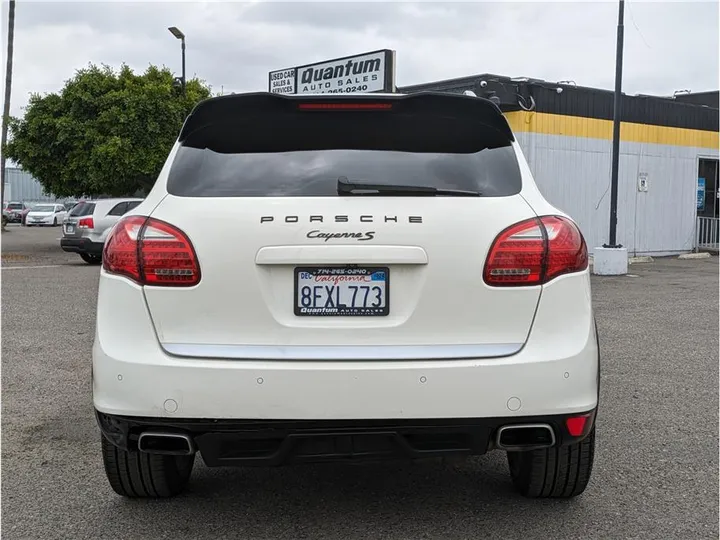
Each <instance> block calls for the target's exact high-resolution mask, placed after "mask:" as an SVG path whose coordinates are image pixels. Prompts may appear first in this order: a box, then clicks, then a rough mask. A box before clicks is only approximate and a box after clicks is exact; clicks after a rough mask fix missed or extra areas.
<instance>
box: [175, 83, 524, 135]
mask: <svg viewBox="0 0 720 540" xmlns="http://www.w3.org/2000/svg"><path fill="white" fill-rule="evenodd" d="M470 94H471V93H468V92H465V94H464V95H461V94H450V93H446V92H417V93H413V94H380V95H377V94H313V95H282V94H272V93H270V92H255V93H246V94H230V95H226V96H218V97H213V98H210V99H206V100H204V101H201V102H200V103H198V104H197V105H196V106H195V108H194V109H193V110H192V112H191V113H190V115H189V116H188V117H187V118H186V120H185V123H184V124H183V127H182V130H181V131H180V136H179V138H178V140H179V141H180V142H181V143H182V142H183V141H184V140H186V139H187V138H188V137H189V136H190V135H191V134H192V133H194V132H197V131H199V130H204V129H206V128H208V127H210V126H211V125H214V124H218V123H225V124H227V123H228V122H232V121H233V119H238V120H240V119H243V120H247V119H248V118H251V117H258V119H262V118H263V117H265V118H267V117H270V116H276V115H280V116H281V115H283V114H297V113H298V112H301V111H300V108H299V104H300V103H303V104H318V105H319V104H328V105H327V107H322V106H320V107H318V106H315V107H307V105H305V106H304V109H309V110H314V111H318V110H321V109H324V110H326V111H329V110H332V109H341V110H343V111H347V110H348V109H356V111H355V112H358V111H363V113H362V114H364V113H366V112H369V113H372V112H373V111H375V112H378V114H386V112H383V111H377V107H368V104H371V103H373V104H380V103H382V104H389V106H388V107H382V109H392V110H391V111H390V114H392V113H398V114H406V115H407V114H415V113H422V114H428V115H436V116H437V115H441V116H448V115H449V116H458V117H460V116H462V117H473V118H477V121H478V122H479V123H481V124H484V125H486V126H488V127H491V128H492V129H493V130H496V131H497V132H499V133H500V134H501V135H503V136H504V137H506V138H507V139H508V140H509V141H514V140H515V137H514V135H513V133H512V130H511V129H510V126H509V124H508V122H507V120H506V118H505V116H503V114H502V111H501V110H500V108H499V107H498V106H497V105H496V104H495V103H493V102H492V101H490V100H488V99H485V98H481V97H478V96H476V95H475V94H474V93H472V95H470ZM334 104H338V105H339V104H344V105H342V106H341V107H337V106H335V105H334ZM350 105H354V106H350ZM324 113H325V112H321V113H318V112H313V113H312V114H324ZM327 114H333V113H331V112H328V113H327Z"/></svg>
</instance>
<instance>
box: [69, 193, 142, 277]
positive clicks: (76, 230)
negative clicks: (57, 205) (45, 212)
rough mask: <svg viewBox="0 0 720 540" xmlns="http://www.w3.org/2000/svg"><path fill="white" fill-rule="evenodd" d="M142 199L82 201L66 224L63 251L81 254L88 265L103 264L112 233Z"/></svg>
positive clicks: (71, 211) (73, 209)
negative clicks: (107, 240) (123, 217)
mask: <svg viewBox="0 0 720 540" xmlns="http://www.w3.org/2000/svg"><path fill="white" fill-rule="evenodd" d="M141 202H142V199H134V198H126V199H125V198H123V199H100V200H96V201H80V202H79V203H78V204H76V205H75V206H74V207H73V208H72V210H70V213H69V215H68V217H67V218H66V219H65V221H64V222H63V237H62V238H61V239H60V247H61V248H62V249H63V251H68V252H70V253H77V254H78V255H80V257H81V258H82V260H83V261H85V262H86V263H88V264H100V263H101V262H102V251H103V246H104V245H105V239H106V238H107V235H108V233H109V232H110V229H112V227H113V225H115V223H117V222H118V220H119V219H120V218H121V217H122V216H123V215H124V214H126V213H127V212H129V211H130V210H132V209H133V208H135V207H136V206H137V205H138V204H140V203H141Z"/></svg>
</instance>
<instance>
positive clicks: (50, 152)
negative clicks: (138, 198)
mask: <svg viewBox="0 0 720 540" xmlns="http://www.w3.org/2000/svg"><path fill="white" fill-rule="evenodd" d="M209 96H210V89H209V88H208V87H207V86H206V85H205V84H204V83H203V82H202V81H199V80H197V79H192V80H188V81H187V86H186V91H185V94H184V95H183V93H182V91H181V90H180V89H179V88H177V87H176V86H175V85H174V84H173V74H172V73H171V72H170V70H168V69H166V68H162V69H161V68H158V67H155V66H150V67H149V68H148V69H147V70H146V71H145V73H143V74H142V75H138V74H135V73H133V71H132V70H131V69H130V68H129V67H128V66H125V65H123V66H122V67H121V69H120V71H119V72H115V71H114V70H113V69H112V68H110V67H108V66H100V67H99V66H94V65H90V66H89V67H88V68H86V69H82V70H79V71H78V72H77V73H76V74H75V76H74V77H73V78H72V79H70V80H68V81H67V82H66V83H65V87H64V88H63V89H62V91H61V92H60V93H59V94H46V95H43V96H41V95H39V94H33V95H31V96H30V101H29V104H28V106H27V107H26V108H25V116H24V117H23V118H20V119H18V118H13V119H11V121H10V134H11V140H10V142H9V143H8V145H7V156H8V157H9V158H11V159H13V160H14V161H16V162H18V163H19V164H20V165H21V166H22V168H23V169H25V170H26V171H28V172H29V173H30V174H32V175H33V176H34V177H35V178H37V179H38V181H39V182H40V183H41V184H42V186H43V188H44V189H45V191H46V192H48V193H54V194H55V195H57V196H59V197H67V196H80V195H98V194H102V195H116V196H121V195H130V194H133V193H135V192H137V191H138V190H141V191H148V190H149V189H150V188H151V187H152V185H153V183H154V182H155V179H156V178H157V175H158V174H159V172H160V169H162V166H163V164H164V162H165V159H166V158H167V154H168V152H169V151H170V148H171V147H172V145H173V142H174V141H175V139H176V138H177V136H178V133H179V132H180V128H181V127H182V124H183V122H184V121H185V118H186V116H187V115H188V114H189V113H190V111H191V110H192V108H193V107H194V106H195V104H197V103H198V102H199V101H201V100H203V99H206V98H208V97H209Z"/></svg>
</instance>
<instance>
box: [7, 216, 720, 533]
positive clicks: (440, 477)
mask: <svg viewBox="0 0 720 540" xmlns="http://www.w3.org/2000/svg"><path fill="white" fill-rule="evenodd" d="M59 236H60V230H59V229H30V230H28V229H25V228H20V227H16V226H10V227H9V232H8V233H6V234H3V236H2V265H3V269H2V274H1V277H2V473H3V474H2V487H3V491H2V533H3V537H4V538H8V539H19V538H23V539H24V538H28V539H36V538H43V539H52V538H73V539H80V538H93V539H95V538H112V539H130V538H150V539H157V538H174V539H177V538H193V539H195V538H197V539H200V538H213V539H218V538H258V539H259V538H263V539H271V538H272V539H277V538H291V539H300V538H309V539H320V538H343V539H350V538H369V539H381V538H388V539H390V538H391V539H405V538H407V539H419V538H428V539H441V538H468V539H470V538H472V539H477V538H482V539H489V538H503V539H509V538H513V539H515V538H518V539H519V538H538V539H548V538H552V539H560V538H563V539H564V538H583V539H590V538H597V539H608V538H623V539H625V538H658V539H660V538H662V539H666V538H683V539H700V538H712V539H717V538H718V259H717V258H716V257H714V258H712V259H704V260H687V261H680V260H677V259H662V260H656V262H654V263H648V264H641V265H640V264H639V265H633V266H631V273H632V277H631V276H628V277H622V278H599V279H598V278H593V279H594V283H593V285H594V290H593V295H594V301H595V308H596V313H597V318H598V325H599V330H600V333H601V349H602V361H603V367H602V395H601V409H600V414H599V420H598V432H597V436H598V447H597V454H596V461H595V469H594V475H593V478H592V481H591V484H590V486H589V487H588V489H587V491H586V492H585V494H584V495H582V496H581V497H579V498H577V499H575V500H572V501H530V500H525V499H523V498H521V497H519V496H517V495H516V494H515V493H514V492H513V490H512V486H511V484H510V478H509V475H508V473H507V465H506V461H505V456H504V455H503V454H501V453H499V452H497V453H491V454H488V455H486V456H483V457H480V458H477V459H472V460H469V461H467V462H463V463H460V464H457V463H454V464H452V463H444V462H438V461H431V462H422V463H411V464H405V463H401V464H396V463H387V464H380V465H374V464H373V465H334V464H333V465H312V466H298V467H292V468H281V469H208V468H206V467H205V466H204V465H202V463H201V461H200V460H198V461H197V462H196V466H195V470H194V473H193V479H192V480H191V484H190V486H189V489H188V490H187V492H186V493H185V494H184V495H182V496H180V497H178V498H176V499H173V500H166V501H128V500H124V499H121V498H119V497H118V496H116V495H115V494H114V492H112V491H111V489H110V487H109V485H108V484H107V481H106V479H105V475H104V472H103V468H102V462H101V459H100V453H99V432H98V430H97V428H96V426H95V422H94V418H93V411H92V402H91V386H90V348H91V344H92V339H93V333H94V310H95V297H96V288H97V279H98V273H99V269H98V267H92V266H88V265H87V264H85V263H83V262H82V261H81V260H80V258H79V257H78V256H76V255H71V254H66V253H63V252H62V251H60V249H59V246H58V241H57V238H58V237H59Z"/></svg>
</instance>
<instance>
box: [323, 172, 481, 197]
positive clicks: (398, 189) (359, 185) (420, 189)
mask: <svg viewBox="0 0 720 540" xmlns="http://www.w3.org/2000/svg"><path fill="white" fill-rule="evenodd" d="M337 192H338V195H407V196H426V197H433V196H450V197H480V196H481V195H482V193H480V192H479V191H470V190H464V189H442V188H435V187H432V186H404V185H395V184H373V183H372V182H354V181H351V180H348V179H347V177H345V176H341V177H340V178H338V181H337Z"/></svg>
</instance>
